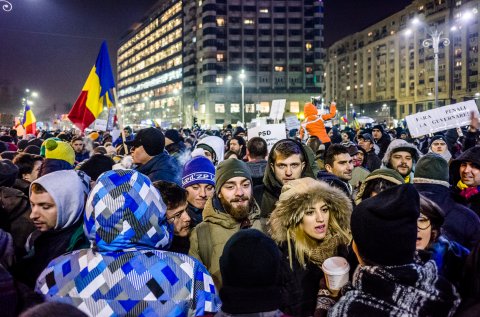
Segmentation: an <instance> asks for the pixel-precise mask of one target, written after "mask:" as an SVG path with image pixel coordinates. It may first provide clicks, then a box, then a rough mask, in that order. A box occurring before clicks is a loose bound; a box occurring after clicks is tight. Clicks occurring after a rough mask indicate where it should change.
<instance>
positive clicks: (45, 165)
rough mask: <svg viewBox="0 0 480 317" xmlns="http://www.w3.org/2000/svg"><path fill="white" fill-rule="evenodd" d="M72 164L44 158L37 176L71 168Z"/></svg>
mask: <svg viewBox="0 0 480 317" xmlns="http://www.w3.org/2000/svg"><path fill="white" fill-rule="evenodd" d="M72 169H73V166H72V165H70V163H68V162H67V161H64V160H57V159H44V160H43V162H42V165H41V166H40V171H39V172H38V177H42V176H44V175H47V174H50V173H53V172H56V171H63V170H72Z"/></svg>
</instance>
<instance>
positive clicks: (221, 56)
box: [217, 53, 225, 62]
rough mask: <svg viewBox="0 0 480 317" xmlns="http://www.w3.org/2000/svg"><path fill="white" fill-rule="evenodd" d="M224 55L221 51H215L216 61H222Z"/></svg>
mask: <svg viewBox="0 0 480 317" xmlns="http://www.w3.org/2000/svg"><path fill="white" fill-rule="evenodd" d="M224 59H225V55H224V54H223V53H217V62H223V60H224Z"/></svg>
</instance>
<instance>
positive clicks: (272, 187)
mask: <svg viewBox="0 0 480 317" xmlns="http://www.w3.org/2000/svg"><path fill="white" fill-rule="evenodd" d="M281 142H293V143H295V144H297V145H298V146H299V147H300V149H301V151H302V153H303V157H304V160H305V168H304V169H303V171H302V175H301V177H302V178H303V177H311V178H315V174H314V173H313V170H312V162H311V161H310V156H309V155H308V153H307V151H305V148H304V147H303V145H302V143H300V142H298V141H295V140H291V139H283V140H280V141H278V142H277V143H275V144H274V145H273V147H272V149H271V150H270V153H269V154H268V160H267V167H266V169H265V175H264V176H263V184H264V185H265V190H267V191H268V192H270V193H271V194H273V195H274V196H275V197H278V196H280V192H281V190H282V186H283V185H282V184H281V183H280V182H279V181H278V180H277V178H276V177H275V173H274V172H273V170H272V167H271V164H273V155H274V152H275V149H276V147H277V146H278V144H279V143H281ZM313 163H315V162H313Z"/></svg>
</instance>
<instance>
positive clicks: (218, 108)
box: [215, 103, 225, 113]
mask: <svg viewBox="0 0 480 317" xmlns="http://www.w3.org/2000/svg"><path fill="white" fill-rule="evenodd" d="M215 112H216V113H225V104H223V103H216V104H215Z"/></svg>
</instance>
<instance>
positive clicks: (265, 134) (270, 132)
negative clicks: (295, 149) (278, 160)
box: [248, 123, 287, 152]
mask: <svg viewBox="0 0 480 317" xmlns="http://www.w3.org/2000/svg"><path fill="white" fill-rule="evenodd" d="M256 136H258V137H261V138H262V139H264V140H265V141H266V142H267V146H268V151H269V152H270V149H271V148H272V146H273V145H274V144H275V143H277V142H278V141H280V140H282V139H285V138H286V137H287V133H286V131H285V123H280V124H267V125H262V126H257V127H255V128H251V129H248V138H249V139H251V138H253V137H256Z"/></svg>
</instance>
